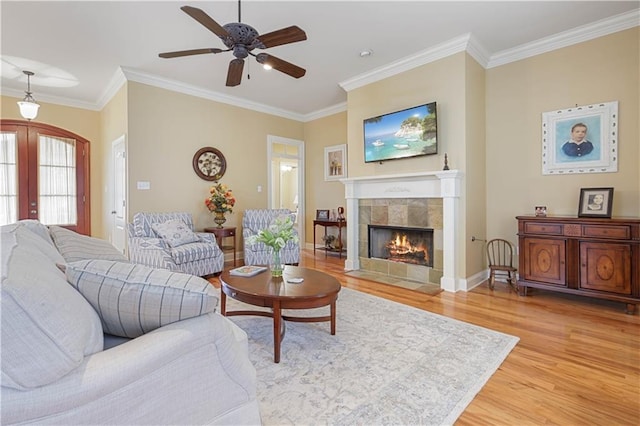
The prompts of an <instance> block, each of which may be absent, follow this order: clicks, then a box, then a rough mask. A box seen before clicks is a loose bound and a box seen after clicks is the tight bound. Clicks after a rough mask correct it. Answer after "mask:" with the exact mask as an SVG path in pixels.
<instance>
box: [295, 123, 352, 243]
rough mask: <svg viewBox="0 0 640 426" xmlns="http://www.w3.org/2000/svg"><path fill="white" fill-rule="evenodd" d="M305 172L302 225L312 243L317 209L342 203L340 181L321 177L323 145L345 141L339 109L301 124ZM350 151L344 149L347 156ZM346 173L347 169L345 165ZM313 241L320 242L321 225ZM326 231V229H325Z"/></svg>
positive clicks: (343, 205)
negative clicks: (303, 222)
mask: <svg viewBox="0 0 640 426" xmlns="http://www.w3.org/2000/svg"><path fill="white" fill-rule="evenodd" d="M304 140H305V156H306V164H305V169H306V174H305V194H306V222H305V223H306V229H305V238H306V240H307V243H309V244H312V243H313V220H314V219H315V217H316V210H317V209H323V210H326V209H329V210H331V209H337V208H338V207H340V206H341V207H345V198H344V185H343V184H342V182H340V181H329V182H325V181H324V148H325V147H327V146H333V145H340V144H345V143H347V113H346V112H341V113H338V114H333V115H330V116H328V117H323V118H320V119H317V120H313V121H309V122H307V123H305V125H304ZM351 155H352V151H351V149H349V150H348V151H347V160H348V159H349V157H350V156H351ZM347 175H349V176H350V175H351V171H350V170H349V169H348V167H347ZM316 231H317V236H316V240H317V241H316V242H317V243H320V241H322V240H321V237H322V235H324V229H321V228H320V227H319V228H318V229H317V230H316ZM327 233H330V230H329V229H328V230H327Z"/></svg>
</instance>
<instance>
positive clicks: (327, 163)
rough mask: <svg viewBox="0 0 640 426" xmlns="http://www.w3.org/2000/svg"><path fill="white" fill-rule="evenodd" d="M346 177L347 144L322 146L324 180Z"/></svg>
mask: <svg viewBox="0 0 640 426" xmlns="http://www.w3.org/2000/svg"><path fill="white" fill-rule="evenodd" d="M346 177H347V145H346V144H342V145H334V146H327V147H325V148H324V180H326V181H330V180H339V179H342V178H346Z"/></svg>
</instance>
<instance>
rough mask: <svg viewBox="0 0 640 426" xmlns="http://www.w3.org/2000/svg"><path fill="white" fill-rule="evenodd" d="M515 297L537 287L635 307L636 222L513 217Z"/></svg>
mask: <svg viewBox="0 0 640 426" xmlns="http://www.w3.org/2000/svg"><path fill="white" fill-rule="evenodd" d="M516 219H517V220H518V249H519V268H518V269H519V277H518V288H519V289H520V294H521V295H526V294H527V288H528V287H533V288H540V289H545V290H551V291H559V292H563V293H571V294H578V295H583V296H589V297H595V298H599V299H608V300H614V301H617V302H623V303H626V312H627V313H629V314H633V313H634V312H635V309H636V305H637V304H638V303H640V219H627V218H614V219H602V218H576V217H562V216H557V217H554V216H545V217H538V216H518V217H516Z"/></svg>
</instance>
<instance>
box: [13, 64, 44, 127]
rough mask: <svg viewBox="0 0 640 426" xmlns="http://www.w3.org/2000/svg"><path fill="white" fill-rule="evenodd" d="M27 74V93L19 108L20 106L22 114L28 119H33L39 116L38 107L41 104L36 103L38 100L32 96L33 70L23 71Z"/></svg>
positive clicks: (19, 103)
mask: <svg viewBox="0 0 640 426" xmlns="http://www.w3.org/2000/svg"><path fill="white" fill-rule="evenodd" d="M22 72H23V73H25V75H26V76H27V91H26V92H25V93H26V94H27V95H26V96H25V97H24V99H23V100H22V101H20V102H18V108H20V115H22V117H23V118H26V119H27V120H33V119H34V118H36V117H37V116H38V108H40V105H38V103H36V100H35V99H33V96H31V76H32V75H33V73H32V72H31V71H22Z"/></svg>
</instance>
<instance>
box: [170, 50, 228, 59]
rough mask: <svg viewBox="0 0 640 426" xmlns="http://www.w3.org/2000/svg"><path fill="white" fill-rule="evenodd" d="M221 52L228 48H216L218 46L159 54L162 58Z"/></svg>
mask: <svg viewBox="0 0 640 426" xmlns="http://www.w3.org/2000/svg"><path fill="white" fill-rule="evenodd" d="M220 52H226V50H222V49H216V48H209V49H191V50H179V51H176V52H165V53H160V54H159V55H158V56H160V57H161V58H178V57H180V56H190V55H202V54H203V53H220Z"/></svg>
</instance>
